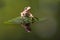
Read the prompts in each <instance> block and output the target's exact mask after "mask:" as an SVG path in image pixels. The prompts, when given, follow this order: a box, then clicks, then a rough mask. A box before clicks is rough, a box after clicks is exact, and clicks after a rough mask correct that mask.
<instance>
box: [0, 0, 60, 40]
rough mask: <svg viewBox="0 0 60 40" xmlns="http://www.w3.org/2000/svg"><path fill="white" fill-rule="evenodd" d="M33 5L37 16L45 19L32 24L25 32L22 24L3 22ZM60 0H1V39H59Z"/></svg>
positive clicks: (33, 11) (33, 12)
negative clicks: (30, 30)
mask: <svg viewBox="0 0 60 40" xmlns="http://www.w3.org/2000/svg"><path fill="white" fill-rule="evenodd" d="M26 6H31V7H32V9H31V12H32V14H34V16H36V17H40V18H46V20H45V21H41V22H39V23H35V24H33V25H31V28H32V32H30V33H27V32H25V30H24V28H23V27H21V25H17V24H4V23H3V22H5V21H7V20H10V19H12V18H15V17H17V16H20V14H19V13H20V12H21V11H23V9H24V7H26ZM59 8H60V0H0V40H58V39H60V38H59V36H60V17H59V16H60V15H59V13H60V12H59V10H60V9H59Z"/></svg>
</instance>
